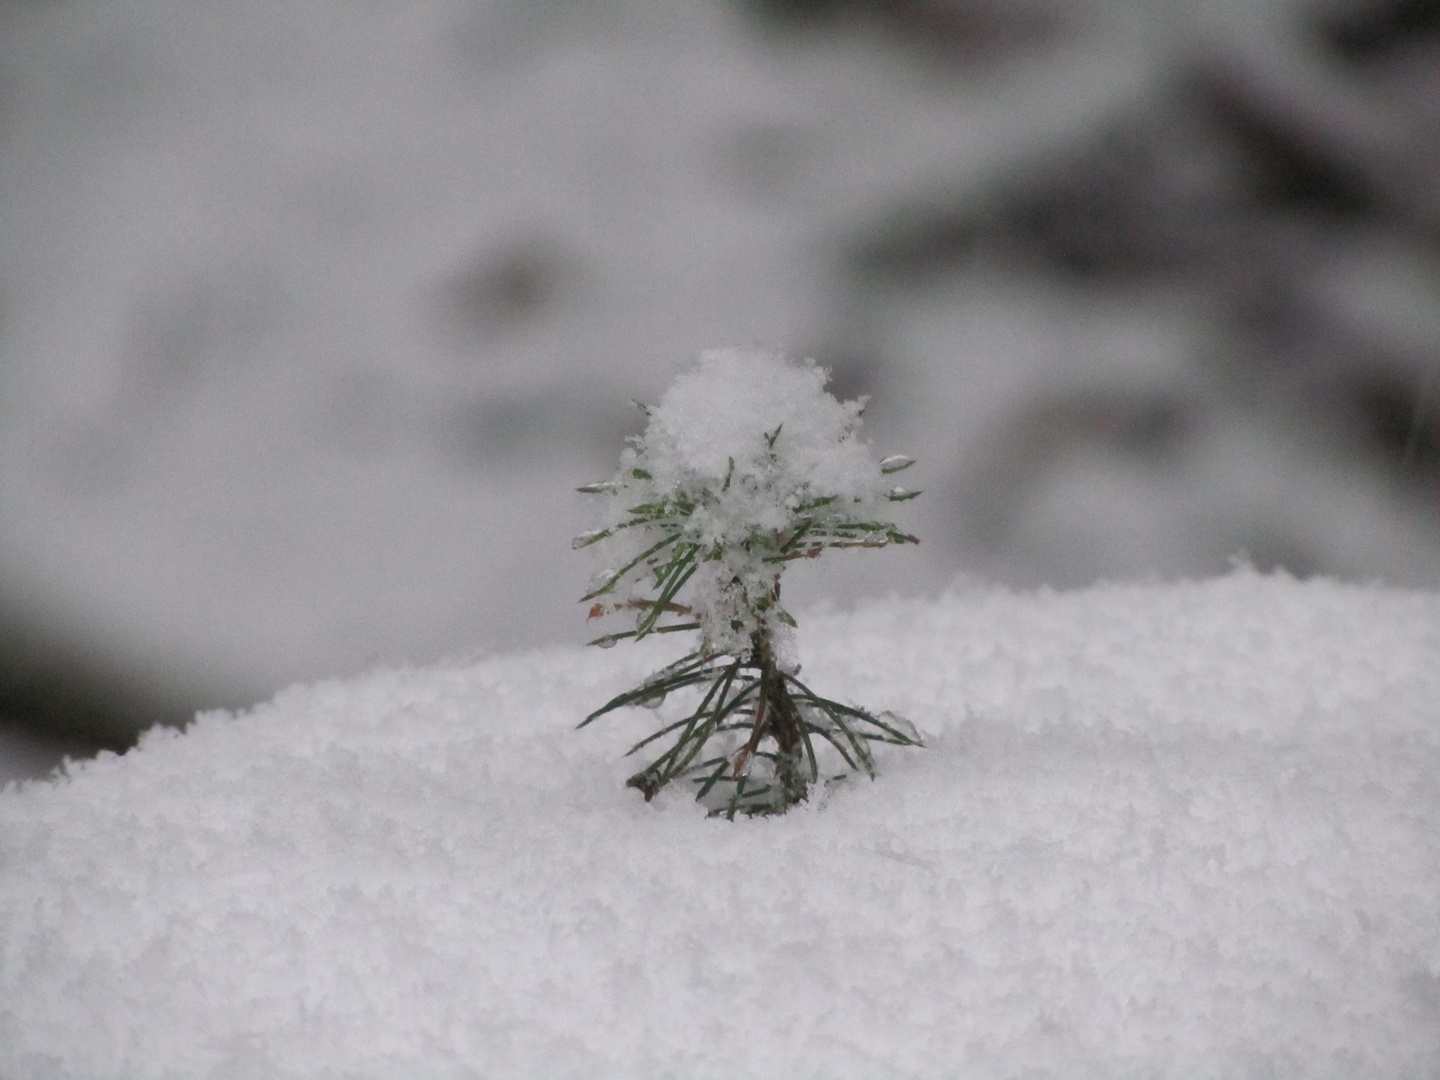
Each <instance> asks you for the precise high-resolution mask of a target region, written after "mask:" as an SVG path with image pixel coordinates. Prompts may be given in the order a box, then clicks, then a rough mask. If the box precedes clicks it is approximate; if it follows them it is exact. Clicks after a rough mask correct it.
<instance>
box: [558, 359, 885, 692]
mask: <svg viewBox="0 0 1440 1080" xmlns="http://www.w3.org/2000/svg"><path fill="white" fill-rule="evenodd" d="M828 378H829V376H828V373H827V372H826V371H825V370H824V369H823V368H821V367H819V366H817V365H816V364H815V362H814V361H813V360H806V361H804V362H799V363H797V362H792V361H790V360H788V359H787V358H786V357H785V356H784V354H783V353H781V352H779V351H778V350H773V349H763V348H757V349H740V348H729V349H712V350H710V351H707V352H704V353H702V354H701V355H700V356H699V358H698V359H697V361H696V362H695V364H694V366H693V367H691V368H690V369H689V370H686V371H682V372H681V373H680V375H679V376H678V377H677V378H676V379H675V382H674V383H673V384H672V385H671V386H670V388H669V389H668V390H667V391H666V392H665V395H664V396H663V397H662V398H661V400H660V403H659V404H658V405H657V406H655V408H653V409H651V410H649V417H650V420H649V424H648V426H647V427H646V429H645V433H644V434H643V435H642V436H639V437H637V438H635V439H632V440H631V443H632V445H630V446H628V447H626V448H625V450H624V451H623V452H622V454H621V458H620V470H619V472H618V473H617V474H616V477H615V479H614V480H613V481H612V482H611V483H610V484H608V485H603V486H604V487H605V489H606V493H607V494H609V495H611V496H612V498H613V501H612V503H611V508H610V516H609V528H608V530H606V535H605V536H604V539H606V540H607V541H610V543H609V544H608V546H609V547H611V548H612V550H613V551H614V552H615V557H616V558H618V559H619V561H620V565H621V567H624V566H627V565H628V564H630V563H631V562H632V561H634V560H636V559H640V560H641V561H639V562H638V563H636V565H635V566H634V567H633V568H631V569H630V570H629V571H626V572H625V573H623V574H622V575H621V580H620V581H617V582H616V585H617V586H618V587H619V592H618V593H617V599H618V602H619V603H620V604H621V605H624V604H627V603H633V604H637V605H638V604H640V603H641V602H643V601H644V599H645V597H646V594H648V593H650V592H653V591H654V590H657V589H659V588H661V587H663V585H664V583H665V578H664V576H663V574H664V569H665V567H666V566H667V565H669V563H668V560H669V559H670V558H671V552H672V551H674V550H678V549H679V548H681V547H683V546H685V545H694V546H695V548H696V549H697V552H698V554H697V558H698V561H699V566H698V568H697V570H696V572H695V574H694V579H693V581H692V582H691V583H690V594H689V603H688V608H689V610H690V611H691V612H692V613H693V614H694V616H695V617H696V618H697V619H698V621H699V625H700V629H701V636H702V651H704V652H705V653H707V654H730V655H736V656H738V655H743V654H744V653H746V652H747V651H748V650H749V649H750V648H751V642H752V638H753V635H754V634H755V633H756V632H757V631H758V630H762V629H763V630H764V631H765V632H766V633H767V635H768V636H769V637H770V638H771V640H773V641H774V643H775V648H776V652H777V655H778V656H779V657H780V658H781V662H782V664H784V665H785V666H786V667H788V668H793V667H794V666H795V660H794V647H793V641H792V640H791V637H790V635H789V625H788V624H789V618H788V616H787V615H786V614H785V613H784V611H783V609H782V608H780V607H779V606H778V603H776V602H775V598H774V594H775V593H776V592H777V591H778V584H779V580H780V572H781V570H782V569H783V566H784V563H785V561H788V559H790V558H798V557H802V552H804V551H805V550H806V549H805V548H803V547H801V548H796V547H795V546H794V545H796V544H797V543H798V542H799V541H800V540H802V539H804V538H806V537H814V538H815V539H816V541H817V542H819V541H820V540H822V539H823V538H825V537H827V536H832V535H833V534H834V533H835V530H837V529H839V528H843V527H847V525H848V524H850V523H854V522H857V521H861V522H864V523H866V525H867V527H869V529H870V531H868V532H866V533H864V536H865V538H871V537H874V538H877V539H875V540H874V541H873V542H874V543H875V545H876V546H883V544H884V543H886V542H889V541H888V539H886V537H887V533H886V531H885V530H886V529H891V530H892V531H893V527H892V526H891V523H890V522H888V521H887V520H885V514H886V513H887V511H886V510H885V509H884V507H885V506H886V500H887V498H890V497H893V489H891V488H890V487H889V485H888V483H887V482H886V481H885V477H884V474H883V472H882V469H881V465H880V463H879V462H877V461H876V460H875V459H874V457H873V456H872V454H871V452H870V448H869V447H868V446H867V445H866V444H865V443H864V442H862V441H861V439H860V438H859V434H858V432H859V428H860V416H861V413H862V411H863V409H864V400H863V399H861V400H857V401H846V402H841V401H837V400H836V399H835V398H834V397H833V396H832V395H831V394H829V393H828V392H827V391H826V390H825V383H826V381H827V379H828ZM906 460H907V461H908V459H906ZM644 508H653V509H644ZM637 513H643V514H644V515H646V516H649V517H651V518H652V519H653V520H647V521H645V522H639V523H637V521H636V519H635V515H636V514H637ZM672 533H674V534H677V542H676V543H674V544H672V545H671V546H670V547H669V548H667V549H666V550H665V551H664V552H663V554H660V555H658V556H655V557H653V558H644V557H643V556H644V554H645V553H646V552H647V551H649V550H650V549H651V547H652V546H653V545H655V544H656V543H657V542H658V541H659V540H660V539H661V538H663V537H665V536H667V535H671V534H672ZM594 535H596V536H598V535H600V534H598V533H597V534H594ZM582 539H583V541H585V542H588V541H589V539H590V537H589V536H587V537H585V538H582ZM614 541H618V543H615V542H614ZM813 554H819V550H818V549H815V550H814V551H813ZM657 571H659V572H658V573H657ZM616 573H617V571H615V570H609V571H604V572H602V573H601V574H600V575H598V577H599V580H600V581H602V582H604V581H606V580H607V579H608V578H610V577H613V576H614V575H615V574H616Z"/></svg>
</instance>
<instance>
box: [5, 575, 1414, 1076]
mask: <svg viewBox="0 0 1440 1080" xmlns="http://www.w3.org/2000/svg"><path fill="white" fill-rule="evenodd" d="M800 614H801V618H800V639H799V640H800V649H801V653H802V659H803V660H804V662H805V671H806V676H807V679H808V680H809V681H810V682H811V684H812V685H814V686H816V687H817V688H818V689H821V690H823V691H825V692H829V693H831V694H833V695H834V696H836V697H838V698H841V699H846V698H849V699H852V700H854V701H855V702H857V703H860V704H863V705H866V706H869V707H872V708H888V709H894V710H897V711H899V712H902V713H904V714H906V715H908V716H909V717H910V718H911V719H912V720H913V721H914V722H915V723H916V724H917V725H918V727H919V728H920V730H921V731H922V732H923V733H924V734H925V736H926V738H927V740H928V746H927V747H925V748H923V749H913V748H912V749H907V748H899V747H880V748H879V753H878V760H879V765H880V775H879V777H878V779H876V780H875V781H874V782H869V781H866V780H863V779H862V780H855V779H851V780H847V781H845V782H842V783H838V784H834V785H831V786H830V787H828V788H825V789H823V790H822V791H820V792H818V793H817V794H816V795H815V796H814V797H813V798H812V800H811V802H810V803H809V804H807V805H805V806H803V807H801V808H800V809H798V810H797V811H795V812H792V813H791V814H789V815H787V816H785V817H783V818H777V819H756V820H742V821H736V822H734V823H729V822H725V821H723V820H716V819H708V818H706V817H705V816H704V815H703V812H702V811H701V809H700V808H699V807H698V806H697V805H696V804H695V803H693V802H691V801H689V800H688V799H687V798H685V797H684V796H683V795H682V794H680V793H676V792H673V791H671V790H667V791H665V792H662V794H661V795H660V797H658V798H657V799H656V800H655V802H654V803H651V804H646V803H644V802H642V801H641V800H640V798H639V797H638V796H637V795H636V794H635V793H634V792H633V791H628V790H626V789H625V788H624V786H623V785H624V778H625V777H626V776H627V775H628V774H629V772H630V771H631V769H632V767H633V763H632V762H631V761H629V760H626V759H625V758H623V757H622V751H623V748H625V747H627V746H628V745H630V743H631V742H632V741H633V740H634V738H636V737H638V736H639V735H640V734H641V733H643V732H645V731H647V730H648V728H649V726H650V725H653V724H654V723H655V719H656V718H655V716H654V714H652V713H650V712H648V711H645V710H633V711H632V712H631V713H630V714H628V715H627V714H623V713H622V714H616V715H614V716H612V717H609V718H607V719H606V720H605V721H604V722H601V723H597V724H594V725H592V726H590V727H587V728H586V729H584V730H583V731H578V732H577V731H576V730H574V727H575V724H576V722H577V721H578V720H579V719H580V718H581V717H582V716H584V715H585V714H586V713H587V712H589V711H590V710H591V709H593V708H595V707H596V706H597V705H598V704H600V703H601V702H603V701H604V700H605V699H606V698H607V697H609V696H610V695H611V694H613V693H615V692H616V691H618V690H620V689H622V688H624V687H626V686H628V685H630V684H632V683H633V682H634V681H635V680H636V679H637V678H638V677H639V676H641V675H643V674H645V673H646V672H648V671H650V670H652V669H653V668H655V667H656V666H658V665H659V664H660V663H661V662H663V661H664V660H665V659H666V658H667V657H668V656H670V655H671V654H673V653H674V652H675V651H676V650H677V649H679V648H681V646H677V645H676V644H675V643H674V642H663V641H662V642H656V641H654V639H651V640H650V641H646V642H643V643H641V644H640V645H633V646H621V647H617V648H615V649H611V650H608V651H599V650H589V651H585V650H581V649H578V648H572V647H568V646H567V647H552V648H550V649H547V650H544V651H539V652H532V653H525V654H517V655H508V656H499V657H492V658H489V659H485V660H482V661H480V662H478V663H466V664H458V665H453V666H442V667H436V668H422V669H401V670H393V669H382V670H378V671H375V672H374V673H372V674H369V675H366V676H363V677H361V678H358V679H354V680H351V681H332V682H324V683H318V684H315V685H310V686H300V687H296V688H293V689H290V690H287V691H285V692H284V693H282V694H280V695H279V696H278V697H276V698H275V699H274V700H273V701H271V702H269V703H268V704H265V705H262V706H260V707H258V708H256V709H254V710H252V711H250V712H246V713H243V714H240V715H229V714H222V713H213V714H209V715H204V716H202V717H200V718H199V719H198V720H197V721H196V722H195V723H194V724H193V725H192V726H191V727H190V728H189V729H188V730H187V731H186V732H185V733H183V734H180V733H177V732H174V731H172V730H168V729H157V730H156V731H154V732H152V733H151V734H150V735H149V736H147V737H146V738H145V739H144V740H143V741H142V743H141V745H140V746H139V747H138V748H137V749H136V750H133V751H131V752H130V753H128V754H126V755H124V756H123V757H116V756H114V755H104V756H102V757H101V758H99V759H98V760H93V761H88V762H84V763H80V764H76V765H74V766H72V767H71V768H70V770H69V772H68V775H66V776H64V777H61V778H59V779H57V780H53V781H45V782H32V783H28V784H25V785H21V786H19V787H14V786H12V787H10V788H7V789H6V790H5V791H4V792H3V793H0V822H3V827H0V866H3V868H4V873H3V874H0V935H3V936H0V1074H3V1075H4V1076H6V1077H7V1078H13V1080H42V1078H44V1080H51V1078H56V1080H58V1078H64V1077H76V1078H80V1077H84V1078H87V1080H89V1078H93V1077H96V1076H126V1077H135V1078H148V1077H176V1078H179V1077H184V1078H187V1080H193V1078H204V1077H240V1076H247V1077H248V1076H266V1077H276V1078H282V1077H340V1076H355V1075H365V1076H371V1075H376V1076H427V1077H478V1076H486V1077H521V1076H525V1077H542V1076H543V1077H567V1076H595V1077H627V1078H629V1077H660V1076H672V1077H702V1076H715V1077H719V1076H724V1077H757V1078H758V1077H775V1076H786V1077H826V1078H838V1077H875V1076H885V1077H905V1076H911V1077H953V1076H964V1075H974V1076H986V1077H1012V1076H1021V1075H1023V1076H1031V1077H1039V1076H1054V1077H1107V1078H1109V1077H1145V1078H1157V1077H1176V1078H1180V1077H1196V1076H1224V1077H1255V1078H1259V1077H1273V1076H1307V1077H1367V1078H1382V1077H1394V1078H1400V1077H1429V1076H1437V1075H1440V597H1437V595H1436V594H1434V593H1430V592H1417V591H1402V590H1395V589H1386V588H1381V587H1378V586H1368V587H1362V586H1353V585H1343V584H1337V583H1334V582H1330V581H1325V580H1312V581H1307V582H1297V581H1295V580H1294V579H1291V578H1289V577H1286V576H1265V575H1260V574H1257V573H1255V572H1253V571H1245V570H1242V571H1238V572H1235V573H1233V574H1231V575H1230V576H1227V577H1224V578H1221V579H1216V580H1210V581H1204V582H1200V583H1189V584H1183V583H1182V584H1173V585H1107V586H1100V587H1095V588H1091V589H1087V590H1084V591H1078V592H1053V591H1050V590H1041V591H1038V592H1010V591H1004V590H998V589H993V588H988V587H985V588H982V587H979V586H976V587H973V588H965V587H958V588H957V589H955V590H952V591H950V592H948V593H946V594H944V595H942V596H940V597H939V598H938V599H932V600H918V599H911V600H902V599H894V598H892V599H890V600H876V601H872V602H869V603H866V604H864V605H862V606H860V607H859V608H857V609H855V610H853V611H839V610H811V611H809V612H803V611H802V612H801V613H800ZM672 706H673V703H672ZM662 708H663V707H662Z"/></svg>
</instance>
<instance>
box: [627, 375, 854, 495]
mask: <svg viewBox="0 0 1440 1080" xmlns="http://www.w3.org/2000/svg"><path fill="white" fill-rule="evenodd" d="M828 380H829V373H828V372H827V371H826V370H825V369H824V368H822V367H820V366H819V365H818V364H816V363H815V361H813V360H805V361H803V362H798V363H797V362H792V361H789V360H787V359H786V358H785V356H784V354H783V353H781V352H779V351H778V350H774V349H764V348H759V349H740V348H729V349H711V350H709V351H707V352H703V353H701V354H700V356H699V358H698V359H697V360H696V362H695V364H694V366H693V367H691V368H690V369H689V370H688V371H682V372H681V373H680V375H679V376H678V377H677V378H676V379H675V381H674V382H673V383H672V384H671V385H670V388H669V389H668V390H666V391H665V394H664V396H663V397H662V398H661V399H660V403H659V404H658V405H657V406H655V407H654V408H653V409H652V410H651V412H650V423H649V426H648V427H647V428H646V429H645V435H644V436H643V438H642V439H641V441H640V444H639V456H640V457H643V459H644V461H645V463H646V466H647V468H649V470H650V471H651V472H652V473H653V474H654V476H655V479H656V482H657V484H658V485H660V486H662V487H666V486H692V485H697V484H704V485H707V486H708V485H713V484H716V483H723V482H724V480H725V476H726V473H727V472H728V471H729V469H730V464H729V463H730V462H731V461H734V463H735V465H734V469H735V472H736V473H738V474H740V475H745V474H756V473H767V474H772V475H773V481H772V482H773V494H774V496H775V497H776V498H777V499H778V500H779V501H782V502H783V501H785V500H787V499H790V498H791V497H792V496H794V495H795V493H797V492H800V491H804V490H809V491H812V492H814V493H815V494H824V495H831V494H834V495H843V496H848V497H851V498H857V499H862V498H866V497H873V496H874V495H876V494H878V493H879V485H878V475H879V474H878V471H877V469H876V466H875V462H874V461H873V459H872V458H871V456H870V451H869V448H868V447H867V446H866V445H865V444H864V443H863V442H861V441H860V439H859V437H858V434H857V433H858V431H859V428H860V416H861V413H862V411H863V410H864V406H865V400H864V399H863V398H861V399H859V400H856V401H845V402H841V401H837V400H836V399H835V398H834V397H833V396H832V395H831V394H830V393H829V392H827V391H826V389H825V384H826V382H827V381H828ZM777 430H778V431H779V435H778V436H777V437H776V439H775V443H774V446H773V454H772V453H771V450H772V447H770V446H768V445H767V443H766V436H767V435H769V434H770V433H771V432H774V431H777ZM746 504H747V507H748V508H750V509H751V510H752V511H753V512H754V513H756V514H763V513H764V512H765V511H766V509H768V508H767V507H766V506H765V505H764V504H763V503H762V502H760V501H759V500H758V499H755V498H753V497H752V498H750V499H747V500H746ZM792 508H793V507H792Z"/></svg>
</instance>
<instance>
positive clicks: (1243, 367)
mask: <svg viewBox="0 0 1440 1080" xmlns="http://www.w3.org/2000/svg"><path fill="white" fill-rule="evenodd" d="M1437 165H1440V2H1437V0H1193V2H1186V3H1164V2H1159V0H665V2H663V3H656V2H653V0H643V2H642V0H414V2H393V3H353V4H327V3H320V2H318V0H317V2H313V3H302V2H293V3H274V2H265V3H258V2H256V3H251V2H246V0H191V2H189V3H185V4H173V3H168V2H161V0H114V2H68V0H0V780H3V779H5V778H10V777H22V776H33V775H41V774H44V773H45V772H46V771H48V770H49V769H51V768H52V767H53V766H54V765H55V764H56V763H57V762H58V761H59V760H60V759H61V757H62V755H66V754H69V755H73V756H80V755H84V754H89V753H94V752H96V751H97V750H99V749H102V748H111V749H121V748H124V747H126V746H128V745H130V744H131V743H132V742H133V740H134V738H135V734H136V732H137V731H138V730H140V729H141V728H143V727H147V726H149V725H150V724H153V723H157V722H163V723H183V722H184V721H185V720H186V719H188V717H189V716H191V715H192V714H193V713H194V711H195V710H196V709H202V708H211V707H217V706H225V707H234V706H243V705H247V704H250V703H253V702H255V701H258V700H262V699H264V698H265V697H268V696H269V695H270V694H271V693H273V692H274V691H275V690H276V689H278V688H279V687H281V686H283V685H285V684H287V683H289V682H292V681H296V680H312V679H317V678H321V677H328V676H345V675H349V674H353V673H356V672H359V671H362V670H364V669H366V668H367V667H370V666H373V665H375V664H377V663H399V662H406V661H414V662H418V663H425V662H431V661H434V660H437V659H440V658H444V657H454V656H462V655H473V654H477V653H484V652H494V651H498V650H510V649H516V648H528V647H532V646H541V645H546V644H556V643H573V642H581V641H584V640H586V638H587V636H590V633H589V632H590V631H592V629H593V628H590V627H587V626H586V625H585V622H584V619H583V611H582V609H581V608H580V607H579V605H577V603H576V598H577V597H578V596H579V595H580V593H581V591H582V588H583V585H584V583H585V581H586V579H587V577H588V575H589V573H590V572H591V570H592V569H593V567H592V566H591V565H590V564H589V563H588V562H587V561H586V560H585V559H584V558H583V557H582V556H581V555H577V554H575V553H574V552H572V551H571V549H570V537H571V536H572V535H574V534H575V533H576V532H579V531H581V530H582V529H584V528H586V527H588V525H589V524H590V518H589V516H588V513H589V507H588V506H587V502H586V498H585V497H584V496H581V495H578V494H576V493H575V492H574V490H573V489H574V488H575V486H576V485H578V484H581V483H584V482H587V481H591V480H595V479H600V478H604V477H606V476H608V475H609V474H610V473H611V472H612V470H613V468H614V466H615V462H616V459H617V456H618V453H619V450H620V448H621V447H622V445H623V442H624V438H625V437H626V435H629V434H634V433H636V432H638V431H639V430H640V426H641V423H640V422H641V417H640V415H639V414H638V412H636V411H635V410H634V409H633V408H631V407H630V405H629V404H628V402H629V399H631V398H636V399H639V400H642V401H653V400H655V399H656V398H657V397H658V396H659V395H660V393H661V392H662V391H663V389H664V388H665V386H666V385H667V384H668V382H669V381H670V378H671V376H672V373H673V371H674V367H675V364H676V363H677V362H681V361H684V360H685V359H686V358H688V357H690V356H691V355H693V354H694V353H695V352H697V351H698V350H700V349H703V348H706V347H710V346H713V345H718V344H745V343H756V342H766V343H776V344H780V345H783V346H785V347H786V348H787V349H788V350H789V351H790V352H791V353H792V354H794V355H804V356H813V357H815V358H816V359H817V360H818V361H819V362H820V363H822V364H823V365H825V366H827V367H829V368H831V369H832V371H833V387H832V388H833V389H834V390H835V391H836V393H837V394H838V395H840V396H842V397H854V396H857V395H860V394H868V395H869V396H870V405H869V409H868V412H867V414H866V433H867V435H868V436H869V438H870V439H871V441H872V442H873V443H874V445H875V448H876V450H877V452H885V453H889V452H906V453H909V454H912V455H913V456H915V457H916V458H918V459H919V464H918V465H917V466H916V468H915V470H914V471H913V472H912V473H910V474H908V476H907V480H908V479H909V478H910V477H913V478H914V481H915V484H914V486H919V487H922V488H923V489H924V490H925V495H924V497H923V498H921V499H919V500H917V501H916V502H914V503H908V504H906V507H905V512H906V516H905V517H904V518H903V519H902V520H903V522H904V524H905V525H906V527H908V528H909V529H910V530H911V531H914V532H916V533H917V534H918V535H920V536H921V538H922V540H923V543H922V544H921V545H920V547H918V548H916V549H913V550H907V551H894V552H885V553H883V554H881V555H874V554H868V553H867V555H857V556H856V557H854V558H850V557H849V556H850V555H852V554H854V553H835V554H834V555H833V556H827V558H826V559H825V560H824V561H823V564H822V565H821V566H818V567H815V568H811V567H809V566H806V567H801V568H797V569H796V570H795V571H793V572H792V575H791V576H787V595H788V596H789V598H790V599H791V600H792V601H793V602H794V603H795V604H796V605H799V606H800V607H801V608H802V609H803V606H804V605H805V604H806V603H807V602H808V603H814V602H818V601H821V600H824V599H828V600H830V601H833V602H835V603H838V604H842V605H843V604H846V603H850V602H852V601H853V600H854V599H855V598H857V597H859V596H862V595H866V594H874V593H885V592H890V591H894V592H899V593H909V594H915V593H925V592H934V591H937V590H939V589H942V588H944V587H945V586H946V585H947V584H948V583H950V582H952V581H954V580H955V579H956V577H957V575H970V576H971V577H973V578H978V579H980V580H991V581H1000V582H1006V583H1013V584H1016V585H1034V584H1037V583H1046V584H1051V585H1054V586H1057V587H1069V586H1078V585H1083V584H1086V583H1089V582H1092V581H1095V580H1098V579H1103V578H1130V579H1133V578H1137V577H1138V578H1147V577H1153V578H1156V579H1160V580H1163V579H1172V578H1176V577H1181V576H1204V575H1211V574H1216V573H1223V572H1224V571H1225V570H1226V569H1227V568H1228V567H1229V565H1231V562H1232V560H1234V559H1236V558H1237V557H1238V558H1243V559H1248V560H1249V561H1251V562H1252V563H1253V564H1254V565H1256V566H1257V567H1260V568H1262V569H1271V568H1277V567H1279V568H1284V569H1286V570H1288V571H1289V572H1291V573H1293V574H1295V575H1297V576H1308V575H1316V574H1323V575H1333V576H1338V577H1341V578H1345V579H1351V580H1380V581H1385V582H1389V583H1393V584H1398V585H1407V586H1420V587H1426V588H1434V587H1436V586H1437V585H1440V512H1437V471H1440V462H1437V426H1440V425H1437V402H1440V385H1437V384H1440V243H1437V241H1440V167H1437ZM792 578H793V583H792ZM801 643H802V649H803V637H802V642H801Z"/></svg>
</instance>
